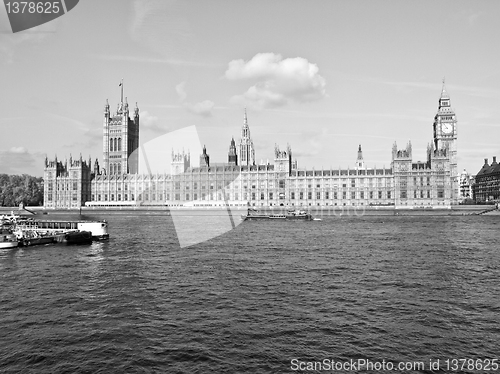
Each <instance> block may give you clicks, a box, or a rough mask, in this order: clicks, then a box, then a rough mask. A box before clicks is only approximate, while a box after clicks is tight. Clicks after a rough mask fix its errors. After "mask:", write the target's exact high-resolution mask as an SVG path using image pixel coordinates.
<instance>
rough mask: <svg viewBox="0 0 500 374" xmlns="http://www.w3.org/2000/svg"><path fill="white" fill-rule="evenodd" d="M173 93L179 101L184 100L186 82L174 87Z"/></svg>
mask: <svg viewBox="0 0 500 374" xmlns="http://www.w3.org/2000/svg"><path fill="white" fill-rule="evenodd" d="M175 91H176V92H177V95H179V100H180V101H184V100H186V97H187V93H186V82H181V83H179V84H178V85H177V86H175Z"/></svg>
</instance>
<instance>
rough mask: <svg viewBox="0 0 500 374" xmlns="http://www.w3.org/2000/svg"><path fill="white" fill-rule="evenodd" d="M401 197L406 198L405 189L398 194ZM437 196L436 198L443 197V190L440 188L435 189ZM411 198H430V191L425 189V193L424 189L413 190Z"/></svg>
mask: <svg viewBox="0 0 500 374" xmlns="http://www.w3.org/2000/svg"><path fill="white" fill-rule="evenodd" d="M399 196H400V197H401V199H407V198H408V192H407V191H404V190H403V191H400V195H399ZM437 197H438V199H444V190H441V189H438V190H437ZM413 198H414V199H419V198H420V199H425V198H427V199H430V198H431V191H430V190H427V193H425V191H424V190H420V192H419V191H416V190H415V191H413Z"/></svg>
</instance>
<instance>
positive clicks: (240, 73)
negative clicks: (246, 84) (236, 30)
mask: <svg viewBox="0 0 500 374" xmlns="http://www.w3.org/2000/svg"><path fill="white" fill-rule="evenodd" d="M318 72H319V69H318V66H317V65H316V64H313V63H310V62H309V61H307V60H306V59H305V58H302V57H295V58H286V59H283V57H282V56H281V55H279V54H274V53H258V54H256V55H255V56H254V57H253V58H252V59H251V60H250V61H248V62H245V61H244V60H233V61H231V62H229V66H228V69H227V70H226V73H225V77H226V79H228V80H231V81H236V80H250V81H254V82H255V83H254V85H252V86H251V87H250V88H249V89H248V90H247V91H246V92H245V93H244V94H242V95H236V96H233V97H232V98H231V102H232V103H238V104H240V103H241V104H246V105H248V106H251V107H253V108H255V109H264V108H276V107H280V106H284V105H287V104H289V103H290V102H291V101H294V102H298V103H303V102H311V101H317V100H321V99H322V98H324V97H326V90H325V86H326V82H325V79H324V78H323V77H322V76H321V75H319V74H318Z"/></svg>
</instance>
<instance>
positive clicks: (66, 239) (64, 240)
mask: <svg viewBox="0 0 500 374" xmlns="http://www.w3.org/2000/svg"><path fill="white" fill-rule="evenodd" d="M55 241H56V242H57V243H61V244H65V245H72V244H90V243H92V233H91V232H90V231H70V232H66V233H64V234H60V235H57V236H56V237H55Z"/></svg>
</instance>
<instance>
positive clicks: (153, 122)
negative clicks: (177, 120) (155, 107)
mask: <svg viewBox="0 0 500 374" xmlns="http://www.w3.org/2000/svg"><path fill="white" fill-rule="evenodd" d="M139 124H140V127H141V128H145V129H149V130H152V131H156V132H162V133H163V132H165V131H167V129H166V128H163V127H162V126H161V125H160V123H159V121H158V117H156V116H153V115H151V114H149V112H148V111H146V110H144V111H141V112H139Z"/></svg>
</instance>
